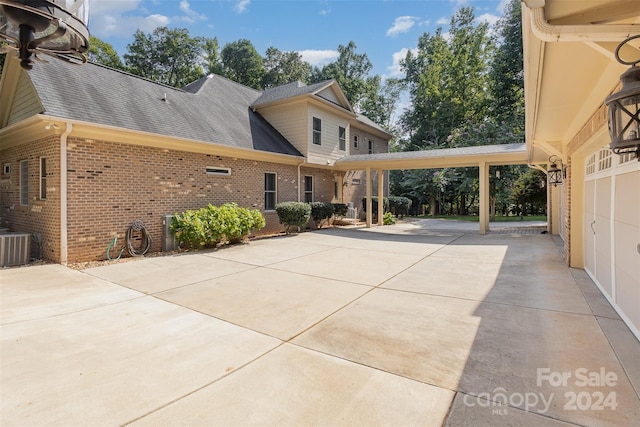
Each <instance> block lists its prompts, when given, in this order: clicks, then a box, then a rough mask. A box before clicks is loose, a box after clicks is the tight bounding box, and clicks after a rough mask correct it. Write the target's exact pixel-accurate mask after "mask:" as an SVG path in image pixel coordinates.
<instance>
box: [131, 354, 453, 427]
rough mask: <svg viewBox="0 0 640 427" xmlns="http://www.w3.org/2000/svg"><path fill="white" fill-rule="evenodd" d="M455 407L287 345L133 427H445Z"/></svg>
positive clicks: (438, 394)
mask: <svg viewBox="0 0 640 427" xmlns="http://www.w3.org/2000/svg"><path fill="white" fill-rule="evenodd" d="M452 399H453V392H451V391H449V390H444V389H441V388H438V387H433V386H430V385H427V384H422V383H420V382H417V381H411V380H408V379H406V378H402V377H399V376H396V375H391V374H388V373H386V372H381V371H378V370H375V369H371V368H367V367H365V366H361V365H358V364H355V363H351V362H348V361H345V360H341V359H337V358H335V357H331V356H327V355H324V354H321V353H317V352H312V351H308V350H305V349H301V348H297V347H295V346H292V345H288V344H285V345H283V346H282V347H279V348H277V349H276V350H274V351H272V352H271V353H269V354H267V355H266V356H264V357H262V358H261V359H260V360H259V361H257V362H256V363H252V364H251V365H249V366H246V367H245V368H243V369H241V370H239V371H238V372H236V373H235V374H234V375H233V378H231V377H227V378H224V379H222V380H220V381H218V382H216V383H215V384H212V385H210V386H208V387H206V388H204V389H202V390H199V391H197V392H196V393H194V394H192V395H190V396H187V397H186V398H184V399H181V400H180V401H178V402H175V403H174V404H171V405H169V406H167V407H165V408H162V409H161V410H159V411H157V412H155V413H153V414H151V415H149V416H147V417H144V418H142V419H140V420H138V422H135V423H133V424H132V425H134V426H158V425H179V424H180V425H194V426H195V425H229V426H234V425H238V426H239V425H242V426H255V425H258V426H259V425H272V426H307V425H308V426H332V425H344V426H373V425H380V426H383V425H397V426H410V425H416V426H417V425H421V426H440V425H441V424H442V422H443V421H444V419H445V417H446V414H447V411H448V410H449V405H450V403H451V400H452ZM310 402H313V404H310Z"/></svg>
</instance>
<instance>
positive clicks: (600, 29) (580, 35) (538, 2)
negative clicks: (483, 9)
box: [523, 0, 640, 43]
mask: <svg viewBox="0 0 640 427" xmlns="http://www.w3.org/2000/svg"><path fill="white" fill-rule="evenodd" d="M523 2H524V4H525V6H526V7H527V8H528V9H529V11H530V14H529V16H530V18H531V19H530V21H531V31H532V32H533V34H534V35H535V36H536V37H537V38H538V39H540V40H542V41H545V42H618V43H619V42H620V41H621V40H624V39H626V38H627V37H629V36H631V35H633V34H637V33H638V31H640V25H637V24H624V25H617V24H611V25H606V24H587V25H553V24H550V23H549V21H547V20H546V18H545V16H544V6H545V0H523Z"/></svg>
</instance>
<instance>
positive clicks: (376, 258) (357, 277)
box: [269, 247, 424, 286]
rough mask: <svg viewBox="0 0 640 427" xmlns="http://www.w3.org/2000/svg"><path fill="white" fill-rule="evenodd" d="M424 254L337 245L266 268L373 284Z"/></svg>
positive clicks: (377, 283)
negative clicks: (365, 249)
mask: <svg viewBox="0 0 640 427" xmlns="http://www.w3.org/2000/svg"><path fill="white" fill-rule="evenodd" d="M423 257H424V255H422V254H418V255H415V254H414V255H411V254H399V253H385V252H378V251H366V252H365V251H362V250H358V249H348V248H343V247H339V248H336V249H333V250H330V251H326V252H322V253H321V254H317V255H307V256H303V257H299V258H295V259H291V260H289V261H284V262H279V263H276V264H272V265H270V266H269V267H270V268H273V269H278V270H284V271H290V272H293V273H300V274H306V275H309V276H316V277H324V278H326V279H334V280H341V281H345V282H351V283H358V284H361V285H369V286H377V285H379V284H381V283H383V282H384V281H386V280H387V279H389V278H391V277H393V276H394V275H396V274H398V273H399V272H401V271H403V270H404V269H406V268H407V267H409V266H411V265H413V264H415V263H416V262H418V261H419V260H420V259H422V258H423Z"/></svg>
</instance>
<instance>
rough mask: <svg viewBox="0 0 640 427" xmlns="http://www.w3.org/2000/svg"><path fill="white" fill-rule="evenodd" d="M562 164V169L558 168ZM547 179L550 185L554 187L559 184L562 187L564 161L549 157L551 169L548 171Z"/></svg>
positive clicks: (556, 157)
mask: <svg viewBox="0 0 640 427" xmlns="http://www.w3.org/2000/svg"><path fill="white" fill-rule="evenodd" d="M558 164H560V167H558ZM547 178H548V180H549V185H553V186H554V187H555V186H557V185H558V184H560V185H562V159H560V157H558V156H551V157H549V168H548V169H547Z"/></svg>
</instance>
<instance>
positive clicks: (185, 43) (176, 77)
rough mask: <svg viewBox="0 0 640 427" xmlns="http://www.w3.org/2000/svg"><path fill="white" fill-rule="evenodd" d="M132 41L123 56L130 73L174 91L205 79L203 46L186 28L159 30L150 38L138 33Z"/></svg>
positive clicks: (164, 28)
mask: <svg viewBox="0 0 640 427" xmlns="http://www.w3.org/2000/svg"><path fill="white" fill-rule="evenodd" d="M133 37H134V41H133V43H132V44H130V45H127V50H128V53H126V54H125V55H124V60H125V64H126V66H127V68H128V70H129V71H130V72H131V73H133V74H136V75H139V76H142V77H146V78H148V79H151V80H154V81H156V82H159V83H163V84H166V85H169V86H174V87H182V86H184V85H186V84H187V83H190V82H192V81H194V80H196V79H198V78H200V77H202V76H203V75H204V72H203V70H202V67H201V66H200V60H201V59H200V58H201V56H202V45H201V43H200V42H199V40H198V39H195V38H192V37H191V36H190V35H189V30H187V29H186V28H175V29H169V28H167V27H158V28H156V29H155V30H154V31H153V33H151V34H145V33H143V32H142V31H140V30H137V31H136V32H135V34H134V35H133Z"/></svg>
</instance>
